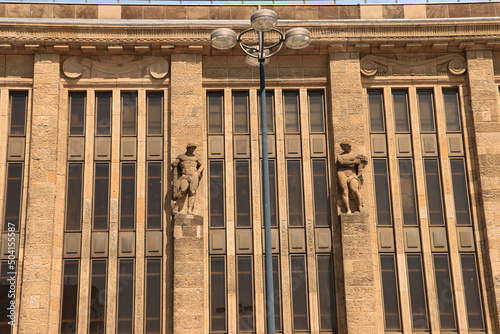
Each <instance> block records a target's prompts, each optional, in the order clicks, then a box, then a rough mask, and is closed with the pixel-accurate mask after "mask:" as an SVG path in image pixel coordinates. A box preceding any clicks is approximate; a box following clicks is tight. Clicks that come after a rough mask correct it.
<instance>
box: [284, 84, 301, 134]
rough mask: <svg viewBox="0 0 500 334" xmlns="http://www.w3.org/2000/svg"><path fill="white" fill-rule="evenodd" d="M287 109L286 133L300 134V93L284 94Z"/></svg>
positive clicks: (289, 92) (290, 92)
mask: <svg viewBox="0 0 500 334" xmlns="http://www.w3.org/2000/svg"><path fill="white" fill-rule="evenodd" d="M283 102H284V107H285V133H299V132H300V122H299V92H297V91H288V92H283Z"/></svg>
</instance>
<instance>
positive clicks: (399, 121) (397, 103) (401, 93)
mask: <svg viewBox="0 0 500 334" xmlns="http://www.w3.org/2000/svg"><path fill="white" fill-rule="evenodd" d="M392 99H393V101H394V120H395V123H396V132H409V131H410V124H409V122H408V92H407V91H405V90H396V91H393V92H392Z"/></svg>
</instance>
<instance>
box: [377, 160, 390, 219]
mask: <svg viewBox="0 0 500 334" xmlns="http://www.w3.org/2000/svg"><path fill="white" fill-rule="evenodd" d="M373 173H374V175H375V194H376V195H375V196H376V198H375V199H376V201H377V220H378V225H392V216H391V202H390V195H389V183H388V177H387V160H385V159H373Z"/></svg>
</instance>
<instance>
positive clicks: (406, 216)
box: [399, 159, 418, 226]
mask: <svg viewBox="0 0 500 334" xmlns="http://www.w3.org/2000/svg"><path fill="white" fill-rule="evenodd" d="M399 180H400V183H401V184H400V186H401V204H402V205H403V224H404V225H413V226H414V225H418V222H417V208H416V204H415V183H414V180H413V163H412V160H411V159H399Z"/></svg>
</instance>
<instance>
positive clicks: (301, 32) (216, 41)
mask: <svg viewBox="0 0 500 334" xmlns="http://www.w3.org/2000/svg"><path fill="white" fill-rule="evenodd" d="M259 8H260V6H259ZM250 21H251V22H252V27H251V28H249V29H246V30H244V31H242V32H241V33H240V34H239V35H238V36H237V35H236V32H234V30H232V29H228V28H219V29H215V30H214V31H213V32H212V34H211V35H210V42H211V44H212V47H213V48H215V49H219V50H227V49H232V48H233V47H234V46H235V45H236V43H239V45H240V47H241V49H242V50H243V52H245V54H246V59H245V60H246V62H247V64H249V65H251V66H259V67H260V110H261V115H260V117H261V122H260V124H261V127H262V165H263V166H262V193H263V197H264V200H263V203H264V229H265V255H266V261H265V273H266V313H267V314H266V317H267V333H268V334H275V328H276V327H275V323H274V289H273V262H272V245H271V242H272V241H271V208H270V199H269V197H270V196H269V154H268V150H267V118H266V114H267V112H266V75H265V71H264V65H265V64H267V63H268V62H269V58H271V57H272V56H274V55H275V54H276V53H278V52H279V51H280V50H281V47H282V46H283V43H284V44H285V45H286V46H287V47H288V48H290V49H303V48H306V47H307V46H309V43H310V39H311V34H310V32H309V30H307V29H304V28H293V29H290V30H288V31H287V32H286V33H285V35H283V33H282V32H281V31H279V30H278V29H276V28H275V27H276V25H277V23H278V14H276V12H275V11H273V10H270V9H259V10H257V11H256V12H254V13H253V14H252V16H251V17H250ZM251 31H256V32H257V33H258V44H257V45H246V44H244V43H243V41H242V36H243V35H245V34H246V33H249V32H251ZM265 32H276V33H277V34H278V35H279V40H278V42H276V43H274V44H268V45H266V44H265V43H264V33H265Z"/></svg>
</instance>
